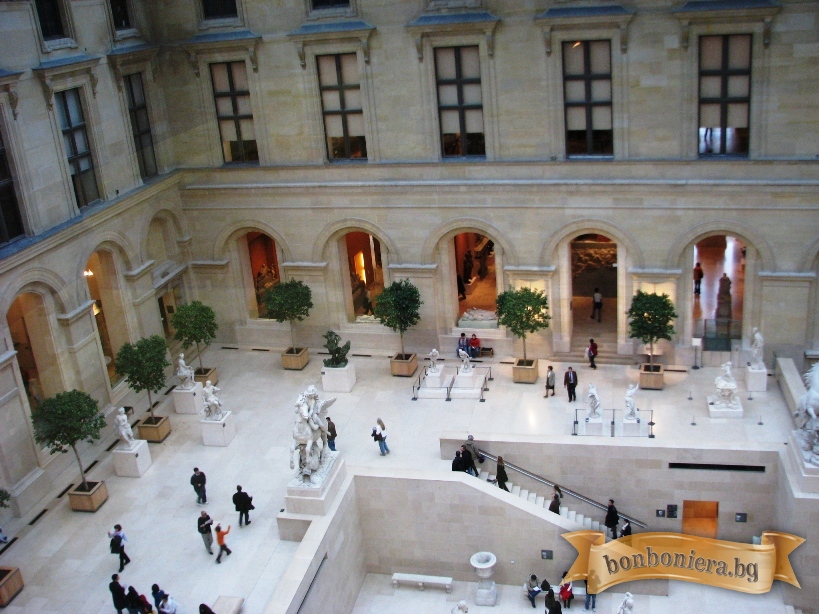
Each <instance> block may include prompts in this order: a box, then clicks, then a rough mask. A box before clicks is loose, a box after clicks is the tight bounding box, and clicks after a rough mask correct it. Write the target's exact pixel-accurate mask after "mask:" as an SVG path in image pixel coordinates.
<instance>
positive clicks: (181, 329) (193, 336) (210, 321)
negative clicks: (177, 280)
mask: <svg viewBox="0 0 819 614" xmlns="http://www.w3.org/2000/svg"><path fill="white" fill-rule="evenodd" d="M171 321H172V323H173V327H174V328H175V329H176V334H175V335H174V337H173V338H174V339H176V340H177V341H181V342H182V347H183V348H184V349H186V350H187V349H188V348H189V347H190V346H192V345H194V344H196V354H197V355H198V357H199V368H198V369H196V371H195V372H194V380H196V381H197V382H201V383H202V384H204V383H205V382H206V381H208V380H210V381H211V382H212V383H213V384H216V383H217V382H218V381H219V373H218V372H217V371H216V368H215V367H208V368H207V369H205V368H204V367H203V366H202V352H201V350H200V348H199V344H200V343H201V344H203V345H205V346H208V345H210V342H211V341H213V339H214V338H215V337H216V331H217V330H219V325H218V324H217V323H216V314H215V313H214V311H213V309H211V308H210V307H208V306H207V305H205V304H203V303H201V302H199V301H193V302H192V303H189V304H188V305H182V306H181V307H179V308H178V309H177V310H176V313H175V314H173V317H172V318H171Z"/></svg>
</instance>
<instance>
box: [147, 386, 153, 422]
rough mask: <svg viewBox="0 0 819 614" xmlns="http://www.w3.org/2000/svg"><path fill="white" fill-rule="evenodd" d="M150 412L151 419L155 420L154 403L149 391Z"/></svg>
mask: <svg viewBox="0 0 819 614" xmlns="http://www.w3.org/2000/svg"><path fill="white" fill-rule="evenodd" d="M148 411H149V412H150V413H151V418H155V416H154V402H153V399H152V398H151V391H150V389H149V390H148Z"/></svg>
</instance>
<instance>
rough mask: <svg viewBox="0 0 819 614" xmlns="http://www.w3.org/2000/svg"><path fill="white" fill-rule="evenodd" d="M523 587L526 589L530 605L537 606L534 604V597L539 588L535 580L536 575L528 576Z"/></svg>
mask: <svg viewBox="0 0 819 614" xmlns="http://www.w3.org/2000/svg"><path fill="white" fill-rule="evenodd" d="M524 588H525V589H526V594H527V596H528V597H529V601H530V602H531V603H532V607H533V608H534V607H537V606H535V597H537V595H538V593H540V592H541V590H540V583H539V582H538V581H537V576H536V575H535V574H532V575H531V576H529V579H528V580H526V584H524Z"/></svg>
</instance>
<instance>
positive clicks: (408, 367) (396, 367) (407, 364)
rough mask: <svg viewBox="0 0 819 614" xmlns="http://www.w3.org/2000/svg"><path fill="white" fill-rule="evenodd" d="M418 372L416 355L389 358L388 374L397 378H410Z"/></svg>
mask: <svg viewBox="0 0 819 614" xmlns="http://www.w3.org/2000/svg"><path fill="white" fill-rule="evenodd" d="M417 370H418V354H396V355H395V356H393V357H392V358H390V373H392V374H393V375H395V376H397V377H412V376H413V375H415V372H416V371H417Z"/></svg>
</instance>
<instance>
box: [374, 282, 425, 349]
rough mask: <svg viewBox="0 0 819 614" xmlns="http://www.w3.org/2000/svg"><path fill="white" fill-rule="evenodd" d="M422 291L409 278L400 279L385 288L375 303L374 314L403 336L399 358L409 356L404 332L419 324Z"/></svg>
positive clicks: (385, 324)
mask: <svg viewBox="0 0 819 614" xmlns="http://www.w3.org/2000/svg"><path fill="white" fill-rule="evenodd" d="M421 305H423V301H421V293H420V292H419V291H418V288H416V287H415V286H414V285H413V284H412V282H411V281H410V280H409V279H400V280H398V281H394V282H392V283H391V284H390V285H389V286H387V287H386V288H384V291H383V292H382V293H381V294H380V295H379V297H378V302H377V303H376V304H375V310H374V312H373V315H374V316H375V317H376V318H378V319H379V320H381V323H382V324H383V325H384V326H386V327H388V328H391V329H392V330H393V331H398V334H399V335H400V336H401V356H400V357H399V360H407V359H408V358H409V357H408V356H407V355H406V354H405V353H404V333H405V332H407V329H408V328H410V327H411V326H415V325H416V324H418V320H420V319H421V313H420V309H421Z"/></svg>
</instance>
